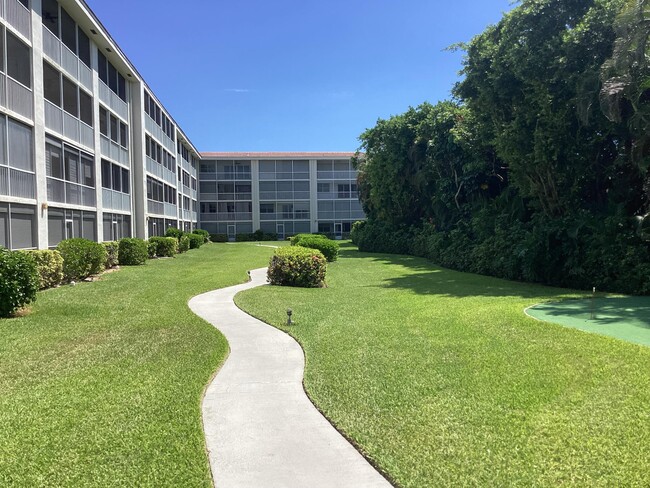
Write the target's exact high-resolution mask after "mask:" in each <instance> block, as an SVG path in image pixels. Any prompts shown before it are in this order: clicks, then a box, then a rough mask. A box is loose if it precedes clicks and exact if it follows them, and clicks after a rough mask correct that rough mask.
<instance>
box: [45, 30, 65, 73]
mask: <svg viewBox="0 0 650 488" xmlns="http://www.w3.org/2000/svg"><path fill="white" fill-rule="evenodd" d="M43 52H44V53H45V54H46V55H47V56H48V57H49V58H50V59H51V60H52V61H54V62H55V63H56V64H58V65H60V64H61V41H60V40H59V38H58V37H56V36H55V35H54V34H52V32H51V31H50V29H48V28H47V27H45V26H43Z"/></svg>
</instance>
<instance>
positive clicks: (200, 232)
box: [192, 229, 210, 242]
mask: <svg viewBox="0 0 650 488" xmlns="http://www.w3.org/2000/svg"><path fill="white" fill-rule="evenodd" d="M192 234H198V235H200V236H203V241H204V242H210V233H209V232H208V231H207V230H203V229H194V230H193V231H192Z"/></svg>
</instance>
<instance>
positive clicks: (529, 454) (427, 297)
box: [236, 246, 650, 487]
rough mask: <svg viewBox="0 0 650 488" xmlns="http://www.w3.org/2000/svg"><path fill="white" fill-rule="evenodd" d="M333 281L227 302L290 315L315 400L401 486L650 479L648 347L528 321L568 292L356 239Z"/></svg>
mask: <svg viewBox="0 0 650 488" xmlns="http://www.w3.org/2000/svg"><path fill="white" fill-rule="evenodd" d="M328 285H329V288H327V289H311V290H307V289H291V288H280V287H263V288H258V289H255V290H250V291H247V292H245V293H242V294H240V295H238V296H237V299H236V300H237V302H238V304H239V305H240V306H241V307H242V308H244V309H245V310H247V311H249V312H250V313H252V314H253V315H255V316H257V317H260V318H262V319H263V320H265V321H267V322H269V323H272V324H274V325H276V326H278V327H280V328H283V329H284V330H287V328H286V327H284V323H285V321H286V312H285V311H286V309H287V308H292V309H293V310H294V317H293V318H294V320H295V321H296V323H297V325H296V326H294V327H292V328H290V329H289V332H290V333H291V334H292V335H293V336H294V337H296V339H298V341H299V342H300V343H301V344H302V346H303V348H304V349H305V352H306V358H307V368H306V375H305V386H306V389H307V391H308V393H309V395H310V397H311V398H312V399H313V401H314V402H315V403H316V405H317V406H318V407H319V408H320V409H321V410H322V411H323V412H324V413H325V415H326V416H327V417H328V418H329V419H330V420H331V421H332V422H333V423H334V424H335V425H337V427H339V428H340V429H341V430H342V431H343V432H345V434H346V435H347V436H348V437H350V438H351V439H352V440H353V441H354V442H355V443H356V444H357V445H358V446H360V448H361V450H362V451H363V452H364V453H365V454H366V455H367V456H368V457H369V458H370V459H371V460H372V461H373V462H374V463H375V464H377V465H378V466H379V467H380V468H381V469H382V470H383V471H384V472H385V473H387V474H388V475H389V476H390V478H392V479H393V480H394V481H395V482H396V483H397V484H398V485H399V486H404V487H424V486H558V485H571V486H638V487H641V486H644V487H645V486H650V388H649V385H650V348H648V347H644V346H640V345H635V344H629V343H626V342H623V341H620V340H616V339H611V338H607V337H603V336H599V335H595V334H589V333H584V332H580V331H577V330H573V329H568V328H564V327H561V326H559V325H554V324H548V323H542V322H538V321H536V320H534V319H531V318H529V317H526V316H525V315H524V312H523V310H524V308H525V307H528V306H530V305H533V304H535V303H539V302H541V301H546V300H558V299H562V298H568V297H575V296H577V295H576V294H574V293H571V292H569V291H567V290H558V289H552V288H546V287H541V286H534V285H527V284H521V283H513V282H507V281H502V280H497V279H493V278H488V277H482V276H476V275H470V274H463V273H457V272H452V271H448V270H444V269H440V268H436V267H435V266H433V265H431V264H430V263H428V262H427V261H424V260H422V259H418V258H411V257H401V256H390V255H378V254H374V255H373V254H363V253H358V252H357V251H356V250H353V249H352V248H351V246H348V247H347V248H346V249H345V250H344V251H343V253H342V257H341V259H340V260H339V261H338V262H336V263H333V264H330V265H329V271H328Z"/></svg>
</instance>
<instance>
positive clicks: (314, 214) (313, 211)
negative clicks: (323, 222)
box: [309, 159, 318, 234]
mask: <svg viewBox="0 0 650 488" xmlns="http://www.w3.org/2000/svg"><path fill="white" fill-rule="evenodd" d="M309 215H310V216H311V232H312V234H313V233H316V232H318V161H316V160H315V159H310V160H309Z"/></svg>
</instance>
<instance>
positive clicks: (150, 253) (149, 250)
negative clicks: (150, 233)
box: [147, 237, 173, 259]
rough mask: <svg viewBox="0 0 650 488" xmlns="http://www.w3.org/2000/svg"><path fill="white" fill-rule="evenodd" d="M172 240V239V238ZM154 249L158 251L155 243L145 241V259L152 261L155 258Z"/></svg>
mask: <svg viewBox="0 0 650 488" xmlns="http://www.w3.org/2000/svg"><path fill="white" fill-rule="evenodd" d="M172 239H173V237H172ZM156 249H158V245H157V244H156V243H155V242H151V239H149V240H148V241H147V258H148V259H153V258H155V257H156Z"/></svg>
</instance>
